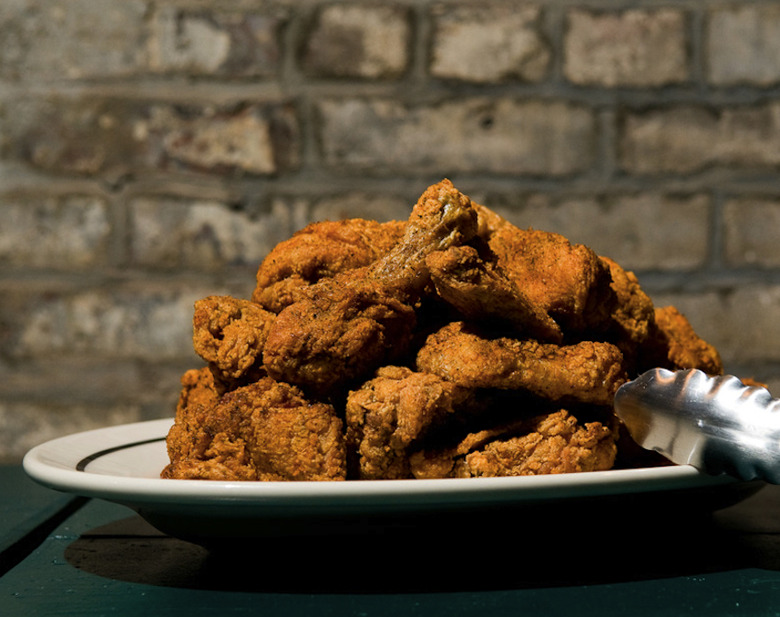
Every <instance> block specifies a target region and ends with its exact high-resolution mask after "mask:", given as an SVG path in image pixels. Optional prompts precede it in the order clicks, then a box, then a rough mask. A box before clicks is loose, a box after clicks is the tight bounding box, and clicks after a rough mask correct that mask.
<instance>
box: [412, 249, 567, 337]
mask: <svg viewBox="0 0 780 617" xmlns="http://www.w3.org/2000/svg"><path fill="white" fill-rule="evenodd" d="M425 264H426V265H427V266H428V269H429V270H430V273H431V280H432V281H433V284H434V285H435V287H436V292H437V293H438V294H439V296H441V298H443V299H444V300H445V301H446V302H447V303H449V304H450V305H452V306H453V307H455V308H456V309H457V310H458V311H459V312H460V313H461V314H462V315H463V316H464V317H466V318H467V319H473V320H498V321H500V322H505V323H506V324H507V325H508V326H509V327H511V328H513V329H515V330H516V331H517V332H518V333H525V334H527V335H529V336H530V337H532V338H536V339H539V340H542V341H550V342H556V343H560V342H561V341H562V339H563V334H562V332H561V329H560V327H559V326H558V324H557V323H555V321H553V319H552V318H551V317H550V316H549V315H548V314H547V313H546V312H545V311H544V310H542V309H541V308H539V307H538V306H537V305H535V304H533V303H532V302H531V301H530V300H529V299H528V297H527V296H526V295H525V294H524V293H523V292H522V291H521V290H520V289H519V288H518V287H517V285H516V284H515V283H514V282H513V281H511V280H509V279H508V278H507V277H506V276H505V275H504V272H503V271H502V270H501V269H499V268H496V267H495V266H494V265H493V264H491V263H489V262H486V261H484V260H482V259H481V258H480V256H479V254H478V252H477V249H476V248H474V247H472V246H453V247H450V248H449V249H447V250H446V251H436V252H434V253H431V254H430V255H428V257H427V258H426V260H425Z"/></svg>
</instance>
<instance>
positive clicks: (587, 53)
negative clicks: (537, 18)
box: [563, 9, 689, 87]
mask: <svg viewBox="0 0 780 617" xmlns="http://www.w3.org/2000/svg"><path fill="white" fill-rule="evenodd" d="M567 18H568V19H567V24H568V28H567V31H566V34H565V39H564V45H563V55H564V74H565V76H566V78H567V79H569V80H570V81H572V82H573V83H575V84H580V85H597V86H604V87H619V86H623V87H648V86H661V85H666V84H675V83H681V82H684V81H685V80H687V79H688V77H689V67H688V64H689V61H688V55H687V47H688V40H687V34H686V18H685V14H684V12H682V11H680V10H676V9H659V10H627V11H622V12H614V13H611V12H610V13H601V12H598V13H596V12H590V11H585V10H581V9H572V10H570V11H569V12H568V15H567Z"/></svg>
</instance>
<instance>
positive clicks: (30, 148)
mask: <svg viewBox="0 0 780 617" xmlns="http://www.w3.org/2000/svg"><path fill="white" fill-rule="evenodd" d="M3 111H4V113H3V118H2V121H1V122H2V129H3V130H4V131H5V134H6V137H7V138H6V140H5V143H4V144H3V145H4V148H3V154H4V156H5V158H6V159H10V160H21V161H23V162H26V163H28V164H31V165H33V166H34V167H37V168H40V169H43V170H46V171H51V172H56V173H66V174H67V173H69V174H85V175H98V174H113V175H123V174H126V173H130V172H134V171H147V170H150V169H157V170H170V169H173V170H176V169H183V170H189V171H199V172H206V173H212V174H250V175H271V174H277V173H281V172H284V171H288V170H290V169H294V168H296V167H297V166H298V164H299V156H300V154H299V150H300V143H299V142H300V137H299V129H298V121H297V116H296V110H295V107H294V105H293V104H292V103H289V102H284V101H282V102H264V103H250V102H243V103H236V104H232V105H220V106H217V105H213V106H212V105H192V104H190V105H175V104H171V103H163V102H149V101H136V100H132V99H120V98H95V97H92V98H83V99H82V98H64V97H50V98H46V99H22V100H14V101H13V102H10V103H9V104H8V105H7V106H6V107H5V109H4V110H3Z"/></svg>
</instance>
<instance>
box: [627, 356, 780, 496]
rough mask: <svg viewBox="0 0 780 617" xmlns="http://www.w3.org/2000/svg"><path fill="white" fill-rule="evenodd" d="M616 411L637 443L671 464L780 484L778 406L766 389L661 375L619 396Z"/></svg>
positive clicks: (646, 376)
mask: <svg viewBox="0 0 780 617" xmlns="http://www.w3.org/2000/svg"><path fill="white" fill-rule="evenodd" d="M615 412H616V413H617V415H618V417H620V419H621V420H622V421H623V423H624V424H625V425H626V428H627V429H628V432H629V433H630V434H631V437H632V438H633V439H634V441H636V442H637V443H638V444H639V445H640V446H642V447H643V448H645V449H648V450H655V451H657V452H660V453H661V454H663V455H664V456H665V457H667V458H668V459H669V460H671V461H672V462H673V463H677V464H680V465H685V464H688V465H693V466H694V467H696V468H698V469H700V470H702V471H704V472H705V473H708V474H714V475H717V474H722V473H727V474H729V475H732V476H735V477H737V478H739V479H741V480H764V481H766V482H769V483H771V484H780V400H778V399H773V398H772V395H771V394H770V393H769V391H768V390H766V389H765V388H761V387H755V386H746V385H744V384H743V383H742V382H741V381H740V380H739V379H738V378H736V377H733V376H723V377H710V376H708V375H707V374H705V373H703V372H702V371H699V370H684V371H669V370H666V369H661V368H658V369H653V370H650V371H647V372H646V373H643V374H642V375H640V376H639V377H638V378H637V379H635V380H633V381H630V382H628V383H626V384H623V385H622V386H621V387H620V388H619V389H618V391H617V394H616V395H615Z"/></svg>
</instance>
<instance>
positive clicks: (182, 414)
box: [166, 367, 225, 461]
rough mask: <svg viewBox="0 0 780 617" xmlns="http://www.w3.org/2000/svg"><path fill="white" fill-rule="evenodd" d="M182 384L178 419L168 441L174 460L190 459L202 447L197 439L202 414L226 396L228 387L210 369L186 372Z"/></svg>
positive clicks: (170, 453)
mask: <svg viewBox="0 0 780 617" xmlns="http://www.w3.org/2000/svg"><path fill="white" fill-rule="evenodd" d="M181 385H182V388H181V391H180V393H179V400H178V402H177V404H176V416H175V418H176V419H175V422H174V425H173V426H172V427H171V429H170V431H168V437H167V440H166V446H167V449H168V457H169V458H170V459H171V460H172V461H173V460H180V459H183V458H186V457H188V456H189V454H190V452H192V451H194V450H198V449H199V448H200V447H201V444H199V443H198V440H197V437H196V436H197V434H198V430H197V421H198V418H199V417H200V416H199V414H200V413H201V410H203V409H210V408H211V407H213V406H214V405H216V404H217V402H218V401H219V399H220V397H221V396H222V395H223V394H224V393H225V387H224V385H223V384H222V383H221V382H220V381H219V380H218V379H217V378H216V377H215V376H214V372H213V371H212V370H211V368H209V367H203V368H201V369H191V370H189V371H187V372H185V373H184V375H182V378H181Z"/></svg>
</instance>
